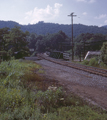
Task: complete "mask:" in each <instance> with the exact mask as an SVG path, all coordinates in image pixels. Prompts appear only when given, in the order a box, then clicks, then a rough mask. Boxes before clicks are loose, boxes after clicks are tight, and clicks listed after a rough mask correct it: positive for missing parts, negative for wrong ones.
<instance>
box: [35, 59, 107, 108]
mask: <svg viewBox="0 0 107 120" xmlns="http://www.w3.org/2000/svg"><path fill="white" fill-rule="evenodd" d="M36 63H38V64H40V65H41V66H42V67H43V69H44V71H45V73H44V74H45V76H46V77H48V78H51V79H55V80H58V81H59V83H60V84H61V85H63V87H66V88H67V89H68V90H69V91H71V92H73V93H74V94H77V95H79V96H80V97H82V98H83V99H85V100H87V101H88V102H89V103H92V104H94V105H97V106H100V107H101V108H103V109H106V110H107V78H105V77H100V76H97V75H93V74H89V73H86V72H83V71H79V70H75V69H73V68H69V67H65V66H61V65H58V64H55V63H52V62H49V61H46V60H38V61H36Z"/></svg>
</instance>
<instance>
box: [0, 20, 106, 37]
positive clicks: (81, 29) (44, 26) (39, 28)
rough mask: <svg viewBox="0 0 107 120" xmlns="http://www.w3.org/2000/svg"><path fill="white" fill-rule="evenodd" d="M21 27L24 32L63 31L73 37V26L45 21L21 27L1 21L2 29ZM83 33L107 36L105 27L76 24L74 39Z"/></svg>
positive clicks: (11, 22)
mask: <svg viewBox="0 0 107 120" xmlns="http://www.w3.org/2000/svg"><path fill="white" fill-rule="evenodd" d="M16 25H17V26H20V27H21V30H22V31H24V32H25V31H29V32H30V33H36V34H43V35H46V34H48V33H50V34H51V33H57V32H58V31H60V30H62V31H63V32H64V33H65V34H66V35H67V36H69V37H70V36H71V25H64V24H55V23H44V22H43V21H41V22H38V23H37V24H33V25H31V24H29V25H20V24H18V23H16V22H13V21H7V22H6V21H0V28H4V27H9V28H13V27H14V26H16ZM81 33H93V34H96V33H101V34H107V29H106V28H104V27H98V26H86V25H82V24H74V37H76V36H78V35H80V34H81Z"/></svg>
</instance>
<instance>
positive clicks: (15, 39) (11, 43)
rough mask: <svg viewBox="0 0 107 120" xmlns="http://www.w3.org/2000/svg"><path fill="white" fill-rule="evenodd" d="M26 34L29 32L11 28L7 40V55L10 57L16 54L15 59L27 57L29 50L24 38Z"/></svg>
mask: <svg viewBox="0 0 107 120" xmlns="http://www.w3.org/2000/svg"><path fill="white" fill-rule="evenodd" d="M28 34H29V32H23V31H21V30H20V27H17V26H15V27H14V28H12V29H11V30H10V33H9V35H8V38H7V41H8V49H9V53H11V54H12V55H14V54H15V53H18V54H17V55H15V56H16V58H20V57H23V56H25V55H28V53H29V49H28V47H27V45H28V42H27V39H26V36H27V35H28ZM19 53H20V54H19Z"/></svg>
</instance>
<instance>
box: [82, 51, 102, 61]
mask: <svg viewBox="0 0 107 120" xmlns="http://www.w3.org/2000/svg"><path fill="white" fill-rule="evenodd" d="M100 54H101V52H100V51H88V52H87V54H86V56H85V58H84V60H86V59H91V58H93V57H98V56H100Z"/></svg>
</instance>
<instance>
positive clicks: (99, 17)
mask: <svg viewBox="0 0 107 120" xmlns="http://www.w3.org/2000/svg"><path fill="white" fill-rule="evenodd" d="M106 16H107V15H106V14H102V15H99V16H96V17H95V19H102V18H105V17H106Z"/></svg>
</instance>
